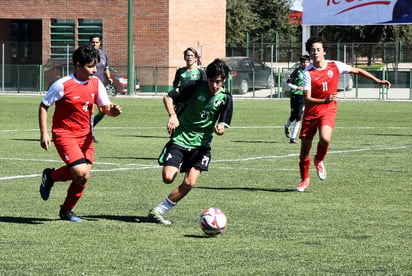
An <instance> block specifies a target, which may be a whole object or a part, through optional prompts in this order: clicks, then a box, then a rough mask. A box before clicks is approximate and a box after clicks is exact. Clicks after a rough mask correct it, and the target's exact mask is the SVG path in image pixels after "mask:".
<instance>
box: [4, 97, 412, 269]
mask: <svg viewBox="0 0 412 276" xmlns="http://www.w3.org/2000/svg"><path fill="white" fill-rule="evenodd" d="M0 99H1V102H2V108H1V111H0V114H1V121H0V139H1V147H0V160H1V167H0V193H1V195H2V204H1V209H0V240H1V242H0V252H1V253H0V275H411V274H412V258H411V256H412V242H411V241H412V232H411V229H412V208H411V207H412V206H411V199H412V185H411V179H412V167H411V161H412V158H411V156H412V125H411V119H412V103H411V102H383V101H380V102H373V101H342V102H340V103H339V112H338V118H337V122H336V129H335V132H334V135H333V138H332V144H331V147H330V151H329V153H328V155H327V157H326V160H325V166H326V168H327V171H328V178H327V179H326V180H325V181H320V180H318V179H317V177H316V173H315V171H314V167H313V165H312V166H311V186H310V187H309V188H308V190H307V192H304V193H296V192H294V188H295V186H296V185H297V184H298V182H299V180H300V179H299V170H298V156H299V150H300V146H299V145H294V144H289V139H287V138H286V137H285V135H284V130H283V124H284V123H285V121H286V119H287V118H288V116H289V102H288V101H286V100H269V99H268V100H240V99H235V101H234V114H233V121H232V127H231V128H230V129H229V130H227V132H226V134H225V135H223V136H222V137H215V139H214V141H213V144H212V149H213V151H212V163H211V165H210V168H209V169H210V170H209V172H205V173H203V174H202V175H201V176H200V178H199V181H198V184H197V186H196V187H195V188H194V189H193V190H192V191H191V193H190V194H189V195H188V196H187V197H186V198H184V199H183V200H182V201H181V202H180V203H179V204H178V205H177V206H176V207H175V208H174V209H173V210H172V211H171V212H170V213H169V214H167V216H166V217H167V218H168V219H171V220H172V221H173V222H174V224H173V225H171V226H164V225H156V224H151V223H144V222H140V223H139V222H137V221H136V219H139V218H140V219H143V218H144V217H145V216H146V215H147V213H148V211H149V210H150V209H151V208H152V207H154V206H155V205H157V204H158V203H159V202H160V201H161V200H162V199H163V198H164V197H165V196H166V195H167V194H168V193H169V192H170V191H171V190H172V189H173V188H174V187H175V186H176V185H178V184H180V181H181V179H182V175H179V176H178V178H177V179H176V181H175V183H173V184H171V185H165V184H163V183H162V181H161V168H160V167H159V166H158V165H157V157H158V155H159V153H160V151H161V149H162V148H163V146H164V144H165V143H166V142H167V140H168V135H167V132H166V127H165V126H166V123H167V120H168V116H167V114H166V112H165V111H164V107H163V103H162V100H161V99H160V98H157V99H141V98H113V99H112V100H113V101H114V102H115V103H118V104H120V105H121V106H122V108H123V114H122V115H121V116H119V117H118V118H111V117H107V116H106V117H105V118H104V120H103V121H102V122H101V123H100V124H99V125H98V126H97V128H96V130H95V134H96V137H97V139H98V140H99V143H98V144H96V145H95V148H96V151H95V164H94V166H93V169H92V175H91V178H90V182H89V185H88V187H87V188H86V190H85V192H84V194H83V198H82V199H81V200H80V201H79V204H78V205H77V207H76V209H75V210H74V211H75V212H76V214H77V215H79V216H80V217H82V218H83V222H81V223H72V222H68V221H61V220H60V219H59V218H58V211H59V205H60V204H62V203H63V200H64V198H65V195H66V191H67V188H68V185H69V183H68V182H67V183H63V182H59V183H56V184H55V186H54V188H53V190H52V192H51V196H50V199H49V200H48V201H46V202H45V201H43V200H41V198H40V195H39V192H38V189H39V184H40V175H41V172H42V170H43V169H44V168H46V167H55V168H58V167H60V166H61V165H62V164H63V163H62V161H61V160H60V158H59V157H58V155H57V153H56V151H55V149H54V147H52V149H51V150H50V151H49V152H46V151H44V150H42V149H41V148H40V144H39V130H38V122H37V112H38V106H39V103H40V100H41V98H40V97H38V96H37V97H36V96H21V97H18V96H0ZM50 111H52V110H50ZM49 118H51V112H50V114H49ZM49 126H50V123H49ZM316 142H317V139H316V140H315V143H316ZM314 146H316V144H314ZM312 153H313V152H312ZM209 207H218V208H220V209H222V210H223V211H224V212H225V214H226V216H227V219H228V224H227V229H226V231H225V232H224V233H223V234H221V235H219V236H216V237H209V236H206V235H204V234H203V233H202V232H201V230H200V228H199V225H198V218H199V215H200V213H201V212H202V211H203V210H204V209H206V208H209Z"/></svg>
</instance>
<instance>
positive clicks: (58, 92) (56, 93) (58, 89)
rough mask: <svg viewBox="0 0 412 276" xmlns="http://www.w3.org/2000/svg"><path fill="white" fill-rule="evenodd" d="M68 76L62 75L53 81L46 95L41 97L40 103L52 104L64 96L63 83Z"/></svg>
mask: <svg viewBox="0 0 412 276" xmlns="http://www.w3.org/2000/svg"><path fill="white" fill-rule="evenodd" d="M69 78H70V77H69V76H67V77H64V78H61V79H58V80H57V81H55V82H54V83H53V84H52V85H51V86H50V88H49V90H48V91H47V93H46V95H45V96H44V97H43V99H42V103H43V104H44V105H45V106H52V105H53V104H54V103H55V102H56V101H58V100H60V99H61V98H63V96H64V86H63V83H64V82H65V81H67V79H69Z"/></svg>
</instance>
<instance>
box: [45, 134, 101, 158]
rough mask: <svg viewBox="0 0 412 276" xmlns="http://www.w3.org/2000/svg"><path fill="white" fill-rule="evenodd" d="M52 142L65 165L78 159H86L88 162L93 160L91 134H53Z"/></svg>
mask: <svg viewBox="0 0 412 276" xmlns="http://www.w3.org/2000/svg"><path fill="white" fill-rule="evenodd" d="M53 142H54V146H55V147H56V150H57V152H58V153H59V155H60V158H61V159H62V160H63V161H64V162H65V163H66V165H70V164H71V163H73V162H75V161H78V160H80V159H86V160H88V161H89V162H90V163H93V161H94V144H93V137H92V135H91V134H87V135H85V136H81V137H75V136H70V134H64V135H60V134H59V135H55V134H53Z"/></svg>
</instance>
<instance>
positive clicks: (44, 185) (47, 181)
mask: <svg viewBox="0 0 412 276" xmlns="http://www.w3.org/2000/svg"><path fill="white" fill-rule="evenodd" d="M52 171H54V169H50V168H47V169H44V170H43V174H42V177H41V183H40V189H39V191H40V196H41V198H42V199H43V200H48V199H49V196H50V190H51V188H52V187H53V184H54V181H53V180H52V179H51V177H50V173H51V172H52Z"/></svg>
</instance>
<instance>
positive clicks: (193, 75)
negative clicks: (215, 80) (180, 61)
mask: <svg viewBox="0 0 412 276" xmlns="http://www.w3.org/2000/svg"><path fill="white" fill-rule="evenodd" d="M183 58H184V60H185V61H186V66H185V67H182V68H179V69H177V71H176V74H175V78H174V80H173V88H176V87H178V86H182V85H183V84H185V83H188V82H189V81H196V80H206V74H205V71H203V69H202V68H200V67H199V66H198V61H199V54H198V53H197V51H196V49H194V48H192V47H189V48H187V49H186V50H184V52H183Z"/></svg>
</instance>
